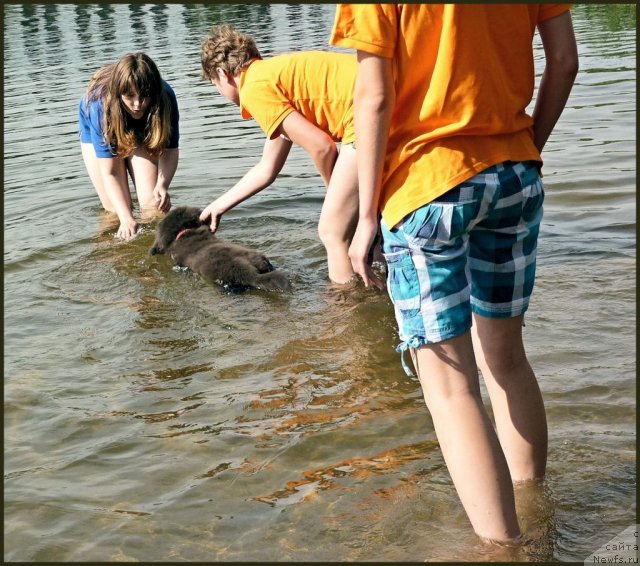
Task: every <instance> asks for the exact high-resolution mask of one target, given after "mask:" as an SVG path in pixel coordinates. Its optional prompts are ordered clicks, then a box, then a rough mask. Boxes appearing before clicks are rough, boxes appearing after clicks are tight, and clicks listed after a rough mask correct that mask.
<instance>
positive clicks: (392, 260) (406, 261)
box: [384, 250, 420, 317]
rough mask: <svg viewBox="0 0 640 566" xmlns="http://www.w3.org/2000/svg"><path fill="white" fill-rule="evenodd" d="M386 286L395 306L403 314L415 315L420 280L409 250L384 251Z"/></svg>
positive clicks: (418, 306) (417, 308)
mask: <svg viewBox="0 0 640 566" xmlns="http://www.w3.org/2000/svg"><path fill="white" fill-rule="evenodd" d="M384 257H385V259H386V261H387V267H388V272H389V273H388V276H387V288H388V291H389V296H390V297H391V301H392V302H393V304H394V306H395V308H396V309H397V310H398V311H400V313H402V315H404V316H409V317H411V316H416V315H417V314H418V313H419V312H420V282H419V280H418V271H417V270H416V267H415V265H414V264H413V259H412V257H411V252H410V251H409V250H402V251H399V252H393V253H386V254H384Z"/></svg>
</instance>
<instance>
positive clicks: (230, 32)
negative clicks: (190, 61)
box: [200, 24, 261, 80]
mask: <svg viewBox="0 0 640 566" xmlns="http://www.w3.org/2000/svg"><path fill="white" fill-rule="evenodd" d="M252 59H261V57H260V52H259V51H258V48H257V47H256V43H255V41H253V38H252V37H251V36H249V35H245V34H244V33H240V32H239V31H236V29H235V28H234V27H233V26H232V25H231V24H222V25H219V26H213V27H212V28H211V29H210V30H209V35H208V36H207V37H206V38H205V40H204V41H203V42H202V49H201V51H200V64H201V66H202V78H203V79H205V80H211V79H212V78H215V77H216V76H217V75H216V73H217V70H218V69H222V70H223V71H224V72H226V73H231V75H233V76H235V75H237V74H238V73H240V71H242V69H243V68H244V67H245V66H246V65H247V64H248V63H249V61H251V60H252Z"/></svg>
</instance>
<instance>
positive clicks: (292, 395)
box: [3, 4, 636, 561]
mask: <svg viewBox="0 0 640 566" xmlns="http://www.w3.org/2000/svg"><path fill="white" fill-rule="evenodd" d="M333 10H334V8H333V6H331V5H287V4H274V5H269V4H260V5H250V4H245V5H241V4H238V5H181V4H166V5H165V4H153V5H152V4H146V5H126V4H118V5H108V4H107V5H55V4H53V5H5V6H4V22H3V26H4V45H5V51H4V57H5V67H4V68H5V78H4V142H5V143H4V167H5V169H4V172H5V176H4V220H5V234H4V235H5V240H4V270H5V295H4V296H5V303H4V306H5V336H4V340H5V342H4V344H5V350H4V354H5V355H4V361H5V389H4V401H5V405H4V419H5V534H4V549H5V550H4V558H5V560H12V561H19V560H26V561H55V560H60V561H102V560H104V561H119V560H122V561H124V560H144V561H159V560H184V561H187V560H188V561H203V560H207V561H213V560H219V561H221V560H226V561H236V560H243V561H253V560H255V561H258V560H259V561H268V560H287V561H289V560H305V561H306V560H314V561H333V560H340V561H365V560H381V561H413V560H416V561H422V560H428V561H436V560H444V561H454V560H471V561H494V560H515V561H582V560H584V558H586V557H587V556H588V555H589V554H591V553H592V552H593V551H594V550H595V549H597V548H598V547H599V546H600V545H601V544H603V543H604V542H606V541H607V540H609V539H610V538H611V537H613V536H614V535H616V534H617V533H620V532H621V531H623V530H624V529H626V528H627V527H629V526H630V525H631V524H634V523H635V522H636V521H635V493H636V474H635V468H636V436H635V430H636V404H635V397H636V389H635V370H636V367H635V150H636V139H635V132H636V129H635V120H636V114H635V112H636V107H635V100H636V88H635V85H636V83H635V62H636V58H635V57H636V46H635V10H634V6H631V5H626V6H625V5H617V6H614V5H608V6H598V5H589V6H587V5H582V6H576V7H575V8H574V11H573V17H574V22H575V27H576V34H577V38H578V42H579V48H580V55H581V71H580V74H579V76H578V79H577V83H576V86H575V89H574V91H573V93H572V96H571V99H570V101H569V105H568V108H567V110H566V111H565V113H564V115H563V116H562V118H561V121H560V123H559V125H558V127H557V130H556V131H555V133H554V134H553V137H552V139H551V140H550V141H549V144H548V148H547V149H546V150H545V156H544V157H545V184H546V190H547V197H546V201H545V219H544V223H543V228H542V234H541V240H540V247H539V269H538V282H537V287H536V291H535V293H534V298H533V302H532V306H531V309H530V312H529V313H528V315H527V327H526V334H525V336H526V343H527V348H528V352H529V354H530V360H531V363H532V365H533V367H534V368H535V370H536V373H537V375H538V377H539V380H540V384H541V388H542V390H543V394H544V397H545V402H546V406H547V411H548V419H549V429H550V447H549V466H548V478H547V480H546V482H545V483H544V485H543V486H538V487H529V488H523V489H520V490H518V493H517V498H518V508H519V514H520V516H521V518H522V522H523V525H524V529H525V535H526V537H527V539H528V541H529V542H528V544H526V545H525V546H523V547H522V548H519V549H506V550H505V549H497V548H488V547H486V546H484V545H482V544H481V543H479V541H478V539H477V538H476V537H475V536H474V535H473V533H472V531H471V528H470V526H469V523H468V520H467V518H466V516H465V514H464V512H463V510H462V508H461V506H460V504H459V502H458V499H457V497H456V494H455V490H454V488H453V486H452V484H451V481H450V479H449V476H448V473H447V471H446V468H445V466H444V464H443V461H442V458H441V454H440V451H439V449H438V445H437V442H436V440H435V435H434V432H433V426H432V423H431V420H430V417H429V414H428V412H427V410H426V408H425V407H424V403H423V401H422V397H421V392H420V388H419V384H418V383H417V381H416V380H415V379H410V378H406V377H405V375H404V372H403V371H402V368H401V366H400V363H399V358H398V355H397V354H396V353H395V351H394V346H395V344H396V342H397V337H396V334H395V322H394V318H393V311H392V308H391V306H390V304H389V302H388V299H387V298H386V295H385V294H384V293H379V292H375V291H372V290H365V289H364V288H361V287H358V288H356V289H354V290H351V291H348V292H340V291H336V290H335V289H332V288H330V286H329V285H328V284H327V277H326V265H325V260H324V255H323V248H322V246H321V244H320V243H319V241H318V239H317V236H316V225H317V219H318V215H319V211H320V206H321V203H322V198H323V190H322V184H321V182H320V179H319V177H318V176H317V175H316V174H315V172H314V169H313V166H312V164H311V162H310V160H309V159H308V158H307V157H306V155H305V154H304V153H303V152H302V151H301V150H298V149H295V148H294V150H293V151H292V154H291V156H290V158H289V161H288V163H287V165H286V166H285V169H284V171H283V173H282V174H281V175H280V177H279V178H278V180H277V181H276V183H275V184H274V186H273V187H272V188H270V189H268V190H266V191H264V192H263V193H262V194H260V195H258V196H256V197H254V198H253V199H252V200H251V201H249V202H247V203H245V204H243V205H241V206H239V207H237V208H236V209H235V210H234V211H232V212H230V213H228V214H227V215H226V216H225V218H224V219H223V223H222V227H221V229H220V233H221V234H222V235H223V236H224V237H226V238H229V239H232V240H235V241H238V242H243V243H245V244H248V245H251V246H255V247H258V248H260V249H261V250H263V251H264V252H266V253H267V255H268V256H269V257H271V258H272V259H273V261H274V262H275V263H276V264H277V265H278V266H279V267H281V268H282V269H285V270H287V271H288V272H289V273H291V275H292V278H293V281H294V283H295V290H294V292H293V293H292V294H291V295H275V294H267V293H261V292H248V293H244V294H231V293H227V292H225V291H224V290H223V289H220V288H218V287H214V286H212V285H209V284H207V283H205V282H204V281H202V280H201V279H199V278H198V277H197V276H194V275H192V274H189V273H185V272H180V271H175V270H173V269H172V268H171V266H170V265H169V263H168V262H167V261H166V258H163V257H159V256H154V257H150V256H149V255H148V253H147V251H148V248H149V247H150V246H151V243H152V241H153V228H154V224H153V223H149V224H146V225H145V226H144V227H143V230H142V232H141V234H140V236H139V237H138V238H137V239H135V240H133V241H132V242H128V243H124V242H118V241H115V240H114V238H113V234H114V232H115V225H114V224H113V223H112V221H110V220H109V218H107V217H105V215H104V214H103V213H102V212H101V209H100V206H99V203H98V200H97V198H96V196H95V194H94V193H93V190H92V188H91V185H90V182H89V180H88V178H87V176H86V173H85V171H84V168H83V164H82V161H81V158H80V151H79V147H78V142H77V133H76V114H75V113H76V106H77V102H78V100H79V98H80V97H81V95H82V93H83V89H84V88H85V85H86V82H87V81H88V79H89V77H90V75H91V73H92V72H93V71H94V70H95V69H96V68H97V67H99V66H100V65H103V64H105V63H107V62H111V61H113V60H115V59H116V58H117V57H119V56H120V55H122V54H123V53H125V52H127V51H131V50H136V49H142V50H145V51H146V52H148V53H149V54H150V55H151V57H153V58H154V60H155V61H156V62H157V63H158V66H159V67H160V69H161V71H162V73H163V76H164V78H165V79H167V80H168V81H169V82H170V83H171V84H172V86H173V87H174V89H175V91H176V93H177V96H178V100H179V104H180V110H181V115H182V120H181V134H182V135H181V160H180V166H179V169H178V172H177V174H176V177H175V180H174V182H173V184H172V191H171V194H172V200H173V203H174V205H180V204H189V205H197V206H204V205H206V204H208V203H209V202H210V201H211V200H213V198H215V197H216V196H217V195H219V194H221V193H222V192H223V191H224V190H226V189H227V188H229V187H230V186H231V185H232V184H233V183H234V182H235V180H237V179H238V178H239V176H240V175H242V174H243V173H244V171H245V170H246V169H247V168H248V167H249V166H251V165H252V164H253V163H255V162H256V159H257V157H258V155H259V153H260V151H261V148H262V144H263V138H262V134H261V132H260V130H259V129H258V127H257V126H256V125H255V124H254V123H252V122H250V121H246V122H243V121H241V120H240V119H239V117H238V115H237V109H236V108H234V107H231V106H230V105H229V104H227V103H226V102H225V101H224V100H223V99H222V98H221V97H219V96H218V95H216V94H214V90H213V88H212V87H211V86H209V85H207V84H206V83H205V82H203V81H201V80H200V78H199V47H200V42H201V40H202V38H203V37H204V35H205V33H206V30H207V28H208V27H209V26H210V25H212V24H214V23H219V22H223V21H228V22H231V23H235V24H236V25H237V26H238V27H239V28H240V29H242V30H244V31H246V32H247V33H250V34H252V35H254V37H255V38H256V41H257V43H258V45H259V46H260V47H261V49H262V51H263V54H264V55H265V56H268V55H270V54H274V53H278V52H281V51H286V50H292V49H326V48H328V46H327V38H328V36H329V33H330V28H331V24H332V21H333ZM536 60H537V61H538V63H541V61H542V50H541V47H540V44H539V41H538V40H537V39H536Z"/></svg>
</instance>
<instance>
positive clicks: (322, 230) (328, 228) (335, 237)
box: [318, 220, 349, 248]
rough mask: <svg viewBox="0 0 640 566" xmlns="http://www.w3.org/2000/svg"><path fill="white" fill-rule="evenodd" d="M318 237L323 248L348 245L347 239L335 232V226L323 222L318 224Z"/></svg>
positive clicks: (337, 231)
mask: <svg viewBox="0 0 640 566" xmlns="http://www.w3.org/2000/svg"><path fill="white" fill-rule="evenodd" d="M318 237H319V238H320V241H321V242H322V244H323V245H324V247H325V248H334V247H336V246H348V245H349V238H347V237H346V236H345V235H344V234H343V233H341V232H340V231H339V230H337V229H336V227H335V225H332V224H331V223H330V222H325V221H323V220H320V223H319V224H318Z"/></svg>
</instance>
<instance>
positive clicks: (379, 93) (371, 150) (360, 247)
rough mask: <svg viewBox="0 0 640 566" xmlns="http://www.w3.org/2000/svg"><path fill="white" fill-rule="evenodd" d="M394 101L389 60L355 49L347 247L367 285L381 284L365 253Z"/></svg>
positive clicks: (370, 238)
mask: <svg viewBox="0 0 640 566" xmlns="http://www.w3.org/2000/svg"><path fill="white" fill-rule="evenodd" d="M394 105H395V88H394V84H393V74H392V60H391V59H386V58H384V57H379V56H377V55H371V54H369V53H366V52H364V51H358V76H357V79H356V86H355V93H354V117H355V127H356V145H357V148H356V152H357V156H358V183H359V218H358V226H357V228H356V233H355V235H354V237H353V240H352V242H351V246H350V248H349V257H350V258H351V263H352V265H353V270H354V271H355V272H356V273H357V274H358V275H360V276H361V277H362V279H363V281H364V283H365V285H367V286H368V285H370V284H372V285H374V286H376V287H382V286H383V284H382V282H381V281H380V280H379V279H378V278H377V277H376V276H375V274H374V273H373V271H372V270H371V268H370V267H369V265H368V264H367V256H368V253H369V250H370V248H371V244H372V243H373V240H374V238H375V236H376V234H377V231H378V202H379V200H380V192H381V188H382V170H383V165H384V160H385V155H386V149H387V139H388V136H389V125H390V123H391V115H392V113H393V108H394Z"/></svg>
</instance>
